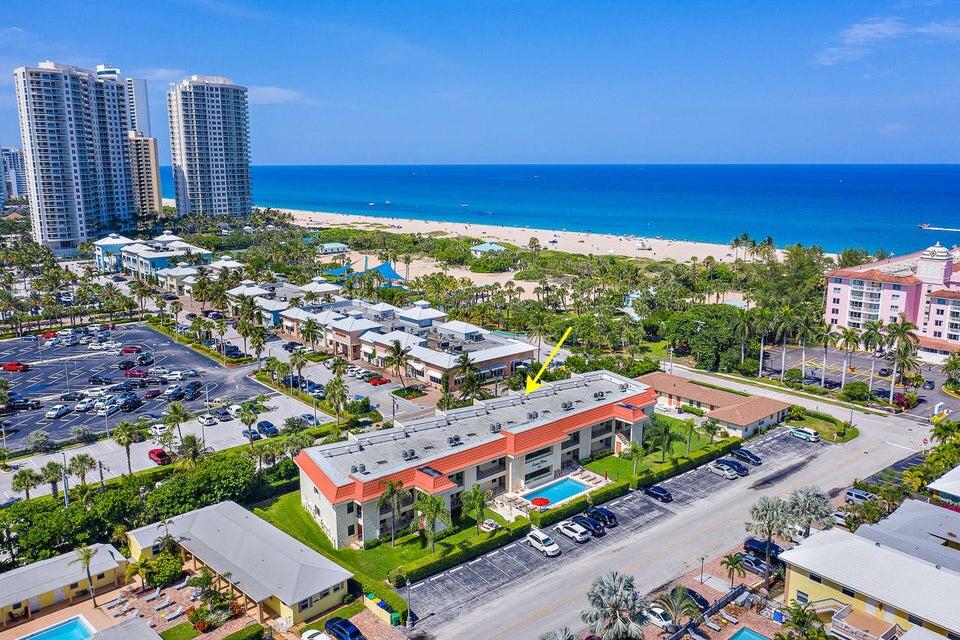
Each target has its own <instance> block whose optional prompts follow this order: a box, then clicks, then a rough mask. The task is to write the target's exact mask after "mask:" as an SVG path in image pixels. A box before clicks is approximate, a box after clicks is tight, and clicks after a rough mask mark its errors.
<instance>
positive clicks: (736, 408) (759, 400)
mask: <svg viewBox="0 0 960 640" xmlns="http://www.w3.org/2000/svg"><path fill="white" fill-rule="evenodd" d="M789 408H790V403H789V402H783V401H781V400H774V399H773V398H764V397H763V396H753V397H751V398H747V400H746V401H745V402H741V403H740V404H735V405H731V406H728V407H720V408H719V409H714V410H713V411H710V412H709V413H707V417H708V418H713V419H714V420H719V421H720V422H726V423H727V424H732V425H736V426H738V427H748V426H750V425H751V424H753V423H754V422H757V421H758V420H763V419H764V418H769V417H770V416H774V415H777V414H778V413H780V412H781V411H785V410H787V409H789Z"/></svg>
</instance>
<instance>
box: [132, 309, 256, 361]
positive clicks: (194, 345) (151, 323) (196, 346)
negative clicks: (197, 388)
mask: <svg viewBox="0 0 960 640" xmlns="http://www.w3.org/2000/svg"><path fill="white" fill-rule="evenodd" d="M146 324H147V326H148V327H150V328H151V329H153V330H154V331H156V332H157V333H162V334H163V335H165V336H166V337H168V338H170V339H171V340H173V341H174V342H176V343H177V344H182V345H183V346H185V347H189V348H190V349H193V350H194V351H196V352H197V353H201V354H203V355H205V356H207V357H208V358H211V359H213V360H216V361H217V362H218V363H220V364H223V365H226V366H240V365H244V364H250V363H251V362H254V361H255V359H254V358H251V357H250V356H243V357H242V358H228V357H227V356H225V355H222V354H221V353H220V352H218V351H214V350H213V349H211V348H209V347H205V346H203V345H202V344H200V343H199V342H195V341H193V340H191V339H189V338H185V337H184V336H182V335H180V334H178V333H176V332H174V331H171V330H170V329H168V328H167V327H165V326H163V325H160V324H159V323H157V322H156V321H155V320H147V322H146Z"/></svg>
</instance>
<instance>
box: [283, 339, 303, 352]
mask: <svg viewBox="0 0 960 640" xmlns="http://www.w3.org/2000/svg"><path fill="white" fill-rule="evenodd" d="M299 346H301V345H300V343H299V342H295V341H294V340H290V341H289V342H284V343H283V347H282V348H283V350H284V351H288V352H290V353H293V350H294V349H295V348H296V347H299Z"/></svg>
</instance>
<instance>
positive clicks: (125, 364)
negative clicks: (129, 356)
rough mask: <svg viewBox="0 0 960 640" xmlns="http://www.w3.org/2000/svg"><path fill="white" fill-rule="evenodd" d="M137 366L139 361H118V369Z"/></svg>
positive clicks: (122, 369) (123, 369)
mask: <svg viewBox="0 0 960 640" xmlns="http://www.w3.org/2000/svg"><path fill="white" fill-rule="evenodd" d="M135 366H137V363H136V362H134V361H133V360H121V361H120V362H118V363H117V369H120V371H126V370H127V369H133V368H134V367H135Z"/></svg>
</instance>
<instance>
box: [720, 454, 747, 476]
mask: <svg viewBox="0 0 960 640" xmlns="http://www.w3.org/2000/svg"><path fill="white" fill-rule="evenodd" d="M716 464H719V465H723V466H725V467H729V468H730V469H733V472H734V473H736V474H737V475H738V476H747V475H750V469H748V468H747V467H745V466H744V465H742V464H740V463H739V462H737V461H736V460H729V459H727V458H721V459H719V460H717V461H716Z"/></svg>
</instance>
